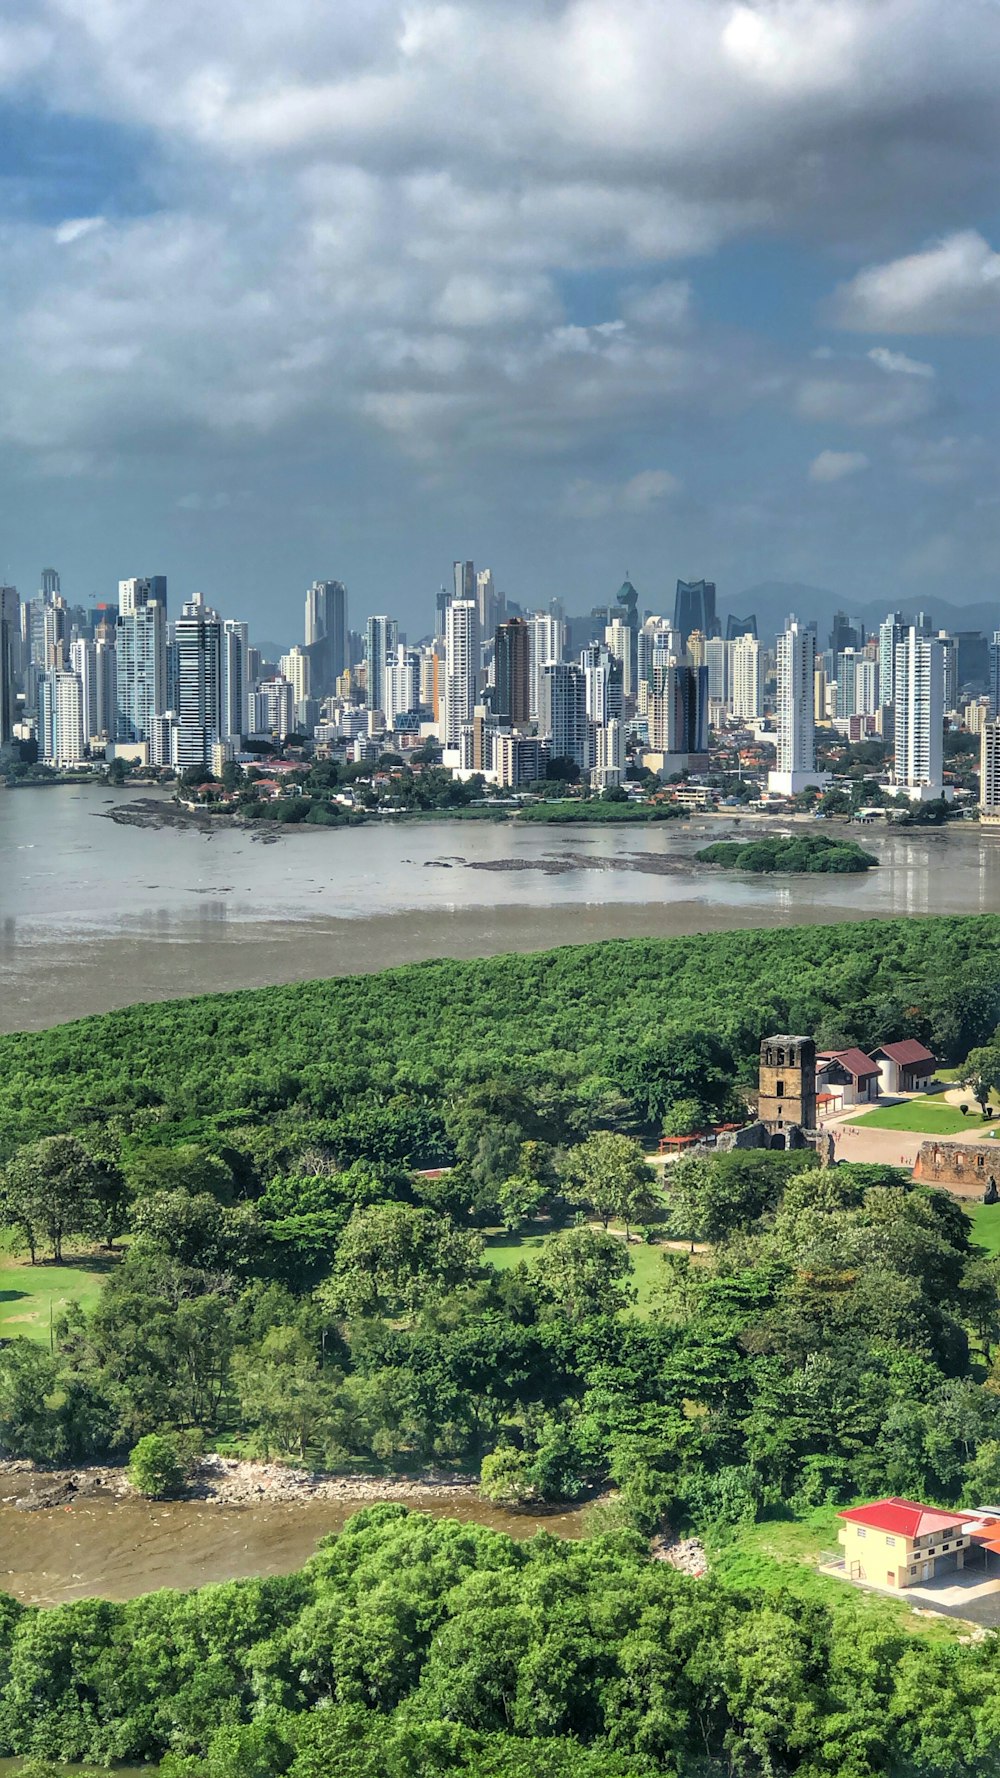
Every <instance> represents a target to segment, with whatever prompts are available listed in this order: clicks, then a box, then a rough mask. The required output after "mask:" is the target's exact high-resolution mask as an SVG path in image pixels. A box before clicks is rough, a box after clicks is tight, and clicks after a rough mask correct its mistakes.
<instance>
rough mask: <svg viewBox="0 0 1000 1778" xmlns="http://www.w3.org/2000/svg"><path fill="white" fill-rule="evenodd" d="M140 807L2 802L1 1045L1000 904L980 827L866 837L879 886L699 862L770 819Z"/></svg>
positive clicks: (58, 794)
mask: <svg viewBox="0 0 1000 1778" xmlns="http://www.w3.org/2000/svg"><path fill="white" fill-rule="evenodd" d="M142 795H143V797H144V798H145V797H147V795H148V793H147V792H146V791H143V792H142ZM134 799H135V793H134V792H128V791H119V792H113V791H111V790H110V789H107V788H105V787H104V786H70V785H66V786H59V787H55V788H50V789H35V790H30V789H29V790H17V791H3V790H0V1031H16V1030H28V1029H40V1028H42V1027H44V1026H46V1025H52V1024H55V1023H58V1022H59V1021H61V1020H64V1019H72V1018H80V1017H83V1016H84V1015H86V1014H87V1013H92V1012H103V1011H106V1010H108V1009H110V1008H112V1007H116V1006H122V1005H125V1004H128V1003H130V1002H133V1001H137V1000H140V1001H141V1000H164V999H171V998H173V997H175V996H177V995H183V994H195V993H205V992H209V991H217V990H222V989H228V988H250V987H259V986H262V985H264V984H265V983H269V982H286V981H300V980H305V979H309V978H312V977H319V976H335V975H349V974H357V973H366V972H368V971H371V970H377V969H384V968H387V967H389V966H391V965H393V964H397V963H404V962H416V961H419V960H421V959H424V958H428V957H475V956H489V955H493V954H495V953H498V952H502V951H532V950H540V949H544V948H547V947H548V946H551V945H558V944H568V943H572V944H581V943H587V942H589V941H592V940H598V939H606V938H616V937H617V938H623V937H646V936H652V937H670V936H672V935H674V934H678V933H689V932H715V931H726V930H731V929H733V928H744V927H755V926H785V925H793V924H810V923H820V924H822V923H827V922H830V921H835V920H852V919H862V918H865V919H867V918H871V917H873V916H876V917H877V916H888V915H892V914H907V915H911V916H912V915H917V914H958V913H985V912H994V911H1000V833H992V832H989V831H986V830H983V831H980V829H979V828H978V826H977V825H975V824H972V823H969V824H959V825H952V826H951V827H949V829H948V830H947V832H943V831H940V830H936V831H932V832H927V831H924V832H918V831H916V830H910V831H909V832H907V831H906V830H901V831H892V830H890V829H888V828H880V827H875V828H865V829H864V830H863V831H862V830H858V829H855V830H852V831H853V834H854V836H855V837H857V838H858V839H860V840H861V841H862V843H863V844H864V845H865V846H866V847H868V848H869V849H870V850H871V851H873V852H875V853H876V854H877V855H878V857H879V859H880V868H879V869H878V870H877V871H872V872H870V873H869V874H868V875H863V876H842V877H841V876H829V877H822V876H803V877H783V878H778V877H740V876H733V875H730V874H726V873H721V872H720V873H713V872H711V871H706V869H705V868H704V867H702V866H699V865H697V864H696V863H695V862H694V859H693V856H692V854H693V853H694V852H695V851H697V850H698V848H699V847H700V846H703V845H705V844H706V843H707V842H708V841H709V840H713V839H722V838H726V837H727V836H731V835H732V834H734V833H758V832H760V831H761V824H760V823H759V822H757V821H755V820H754V819H753V818H751V817H735V816H734V817H730V816H729V815H728V814H727V815H724V816H719V817H698V818H696V819H692V820H691V821H684V822H669V823H665V824H663V825H662V826H658V827H648V826H641V825H637V826H631V825H628V826H625V827H618V828H607V827H597V826H595V827H586V826H585V827H583V828H579V827H574V828H571V829H568V828H557V827H546V826H530V825H528V824H527V823H520V824H518V823H499V824H498V823H491V822H485V823H484V822H475V823H473V822H462V821H450V822H449V821H432V822H427V823H423V822H421V823H414V824H407V823H403V824H400V823H394V822H384V823H381V824H378V825H377V824H374V823H372V824H371V825H369V826H365V827H359V828H347V829H343V830H337V829H331V828H311V829H308V830H307V831H303V830H301V829H298V830H296V831H294V832H289V831H287V830H286V831H285V832H283V833H282V834H280V835H279V836H277V837H275V836H274V835H273V834H270V835H265V836H263V837H262V836H261V835H259V834H257V833H256V832H250V831H248V830H246V829H242V828H227V829H221V830H218V831H212V832H209V833H204V832H202V831H199V830H195V829H184V828H181V829H178V828H175V827H163V828H157V827H134V826H129V825H123V824H119V823H118V822H116V821H114V820H112V819H109V818H107V817H108V816H109V812H111V811H114V810H116V809H118V810H122V809H125V810H126V811H127V810H128V808H129V805H130V803H134ZM838 826H839V824H838ZM767 830H768V831H771V830H773V831H782V830H783V828H782V824H781V823H780V822H777V821H772V822H769V823H767ZM784 830H787V824H785V829H784ZM269 840H272V841H273V842H274V843H268V841H269Z"/></svg>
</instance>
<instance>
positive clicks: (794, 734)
mask: <svg viewBox="0 0 1000 1778" xmlns="http://www.w3.org/2000/svg"><path fill="white" fill-rule="evenodd" d="M815 667H816V635H815V632H814V631H813V630H810V629H807V628H805V627H804V626H803V625H802V624H800V623H797V622H796V620H795V619H794V618H792V619H791V620H790V621H789V624H788V628H787V629H786V630H785V632H784V634H783V635H781V636H779V637H778V694H777V719H778V736H777V761H776V769H775V770H774V771H773V772H771V773H770V774H769V777H768V785H769V788H770V789H771V790H773V791H776V792H777V793H778V794H779V795H782V796H795V795H796V794H797V793H798V792H799V791H800V790H806V789H808V787H809V786H810V785H812V784H815V785H819V784H821V783H822V782H823V781H824V779H823V776H822V774H820V773H818V772H817V771H816V719H815V715H814V697H815V685H814V675H815Z"/></svg>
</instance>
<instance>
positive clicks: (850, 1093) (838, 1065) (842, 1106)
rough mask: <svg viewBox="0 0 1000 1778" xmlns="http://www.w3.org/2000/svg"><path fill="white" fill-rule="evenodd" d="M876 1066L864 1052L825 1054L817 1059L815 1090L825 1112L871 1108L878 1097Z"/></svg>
mask: <svg viewBox="0 0 1000 1778" xmlns="http://www.w3.org/2000/svg"><path fill="white" fill-rule="evenodd" d="M879 1074H880V1070H879V1066H878V1063H877V1062H873V1061H872V1059H871V1057H870V1056H866V1055H865V1053H864V1051H863V1050H859V1049H849V1050H824V1051H823V1052H822V1053H821V1054H820V1055H818V1056H817V1058H816V1086H817V1089H818V1094H820V1095H822V1097H823V1103H824V1109H825V1110H827V1111H832V1112H837V1111H846V1110H847V1108H848V1106H850V1105H873V1104H874V1103H875V1101H876V1099H877V1098H878V1094H879Z"/></svg>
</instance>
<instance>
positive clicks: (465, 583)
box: [451, 562, 476, 603]
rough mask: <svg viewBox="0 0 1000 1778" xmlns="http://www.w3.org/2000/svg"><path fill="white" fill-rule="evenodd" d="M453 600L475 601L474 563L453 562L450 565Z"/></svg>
mask: <svg viewBox="0 0 1000 1778" xmlns="http://www.w3.org/2000/svg"><path fill="white" fill-rule="evenodd" d="M451 596H452V598H453V599H471V600H472V601H473V603H475V600H476V564H475V562H454V563H453V564H452V589H451Z"/></svg>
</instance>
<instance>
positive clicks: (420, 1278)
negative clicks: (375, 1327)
mask: <svg viewBox="0 0 1000 1778" xmlns="http://www.w3.org/2000/svg"><path fill="white" fill-rule="evenodd" d="M482 1246H483V1244H482V1239H481V1237H480V1236H479V1235H477V1234H476V1233H475V1232H474V1230H471V1229H457V1228H456V1227H455V1225H454V1223H453V1222H452V1221H451V1220H450V1218H448V1217H445V1216H436V1215H435V1214H434V1212H433V1210H427V1209H425V1208H423V1207H419V1208H418V1207H417V1206H415V1205H413V1204H373V1205H371V1206H369V1208H367V1209H365V1210H356V1211H355V1212H354V1214H353V1215H352V1217H351V1219H350V1221H349V1223H348V1224H347V1227H346V1228H345V1230H344V1233H343V1236H342V1238H341V1241H340V1246H339V1247H338V1249H337V1258H336V1262H335V1265H334V1268H333V1273H332V1275H331V1277H330V1279H329V1280H328V1282H327V1283H326V1284H322V1285H321V1286H320V1288H319V1292H318V1295H319V1300H320V1302H321V1303H322V1304H323V1306H324V1307H325V1308H328V1309H330V1310H332V1311H333V1313H334V1314H341V1315H352V1316H353V1315H412V1314H413V1313H415V1311H416V1310H418V1309H419V1308H421V1307H422V1306H423V1304H425V1303H426V1302H428V1301H431V1300H433V1299H434V1298H435V1297H440V1296H443V1295H445V1294H447V1292H448V1291H451V1290H455V1289H457V1288H458V1287H459V1286H460V1285H463V1284H471V1283H472V1282H473V1280H474V1279H475V1278H477V1277H478V1276H479V1275H480V1273H481V1270H482Z"/></svg>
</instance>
